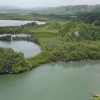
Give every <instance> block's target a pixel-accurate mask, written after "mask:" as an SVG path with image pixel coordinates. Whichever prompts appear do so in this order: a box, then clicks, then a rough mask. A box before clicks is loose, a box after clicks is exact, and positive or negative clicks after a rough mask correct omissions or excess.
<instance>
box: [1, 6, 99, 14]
mask: <svg viewBox="0 0 100 100" xmlns="http://www.w3.org/2000/svg"><path fill="white" fill-rule="evenodd" d="M15 12H29V13H30V12H31V13H38V14H56V15H66V14H77V13H84V12H87V13H90V12H100V5H71V6H60V7H45V8H30V9H25V8H18V7H15V6H0V13H15Z"/></svg>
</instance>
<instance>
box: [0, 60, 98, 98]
mask: <svg viewBox="0 0 100 100" xmlns="http://www.w3.org/2000/svg"><path fill="white" fill-rule="evenodd" d="M95 93H99V94H100V61H83V62H70V63H63V62H58V63H51V64H46V65H42V66H40V67H39V68H36V69H34V70H32V71H30V72H27V73H24V74H20V75H3V76H0V100H90V99H91V95H92V94H95Z"/></svg>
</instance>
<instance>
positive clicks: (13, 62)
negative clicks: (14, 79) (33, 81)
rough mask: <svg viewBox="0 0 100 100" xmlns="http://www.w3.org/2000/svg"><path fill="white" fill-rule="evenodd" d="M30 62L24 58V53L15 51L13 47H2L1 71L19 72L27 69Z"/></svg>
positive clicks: (0, 50)
mask: <svg viewBox="0 0 100 100" xmlns="http://www.w3.org/2000/svg"><path fill="white" fill-rule="evenodd" d="M27 66H29V63H28V62H27V61H26V60H25V59H24V55H23V54H22V53H17V52H14V51H13V50H12V49H4V48H0V73H1V74H4V73H17V72H22V71H24V70H26V69H27Z"/></svg>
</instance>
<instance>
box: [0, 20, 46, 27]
mask: <svg viewBox="0 0 100 100" xmlns="http://www.w3.org/2000/svg"><path fill="white" fill-rule="evenodd" d="M32 22H36V23H37V24H38V25H44V24H46V22H42V21H26V20H0V27H5V26H21V25H25V24H28V23H32Z"/></svg>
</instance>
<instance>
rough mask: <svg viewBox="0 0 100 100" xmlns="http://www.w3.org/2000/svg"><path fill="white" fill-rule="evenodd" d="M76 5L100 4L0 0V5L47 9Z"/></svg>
mask: <svg viewBox="0 0 100 100" xmlns="http://www.w3.org/2000/svg"><path fill="white" fill-rule="evenodd" d="M78 4H100V0H0V5H11V6H18V7H47V6H62V5H78Z"/></svg>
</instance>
